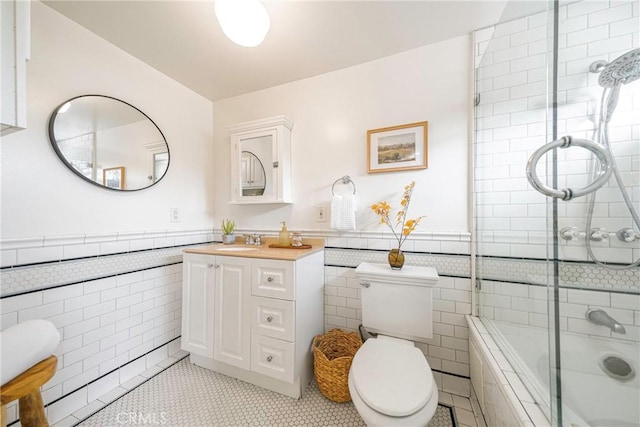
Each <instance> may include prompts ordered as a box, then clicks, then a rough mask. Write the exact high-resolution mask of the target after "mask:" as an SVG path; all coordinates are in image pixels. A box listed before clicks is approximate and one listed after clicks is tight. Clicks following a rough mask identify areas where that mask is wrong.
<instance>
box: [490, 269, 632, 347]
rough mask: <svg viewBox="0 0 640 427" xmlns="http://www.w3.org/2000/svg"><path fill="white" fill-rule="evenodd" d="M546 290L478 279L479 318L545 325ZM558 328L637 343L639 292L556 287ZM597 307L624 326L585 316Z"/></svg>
mask: <svg viewBox="0 0 640 427" xmlns="http://www.w3.org/2000/svg"><path fill="white" fill-rule="evenodd" d="M548 292H549V289H548V288H547V287H546V286H534V285H525V284H518V283H509V282H496V281H491V280H483V281H482V292H480V293H479V294H478V298H479V307H478V310H479V314H480V316H481V317H482V318H486V319H489V320H496V321H501V322H508V323H514V324H518V325H529V326H530V327H533V328H542V329H548V328H549V324H548V319H549V318H548V315H547V313H548V299H549V296H548ZM559 302H560V313H559V316H558V321H559V324H560V330H561V331H566V332H569V333H572V334H578V335H587V336H590V337H598V338H609V339H611V340H613V341H617V342H619V341H627V342H634V343H640V325H639V324H638V319H640V295H630V294H621V293H610V292H602V291H594V290H588V289H560V294H559ZM591 308H601V309H603V310H605V311H606V312H607V313H608V314H609V315H610V316H611V317H613V318H614V319H616V320H617V321H618V322H619V323H620V324H622V325H623V326H624V328H625V329H626V333H625V334H624V335H623V334H617V333H613V332H611V330H610V329H609V328H606V327H604V326H598V325H594V324H593V323H590V322H589V321H588V320H587V319H586V313H587V310H589V309H591Z"/></svg>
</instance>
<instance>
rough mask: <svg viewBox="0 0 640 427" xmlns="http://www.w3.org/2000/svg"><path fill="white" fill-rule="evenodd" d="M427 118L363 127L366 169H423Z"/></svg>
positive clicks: (387, 170)
mask: <svg viewBox="0 0 640 427" xmlns="http://www.w3.org/2000/svg"><path fill="white" fill-rule="evenodd" d="M428 130H429V122H426V121H424V122H416V123H409V124H406V125H399V126H391V127H386V128H380V129H372V130H368V131H367V172H368V173H380V172H394V171H403V170H414V169H426V168H427V165H428V152H427V148H428Z"/></svg>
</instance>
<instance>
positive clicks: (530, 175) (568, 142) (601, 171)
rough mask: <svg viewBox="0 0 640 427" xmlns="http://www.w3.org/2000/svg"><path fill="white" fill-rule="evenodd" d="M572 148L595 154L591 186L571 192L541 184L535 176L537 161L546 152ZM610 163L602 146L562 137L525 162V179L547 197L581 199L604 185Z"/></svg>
mask: <svg viewBox="0 0 640 427" xmlns="http://www.w3.org/2000/svg"><path fill="white" fill-rule="evenodd" d="M572 146H576V147H582V148H586V149H587V150H589V151H591V152H592V153H593V154H595V156H596V157H597V158H598V160H599V164H598V169H597V171H596V172H597V178H596V179H595V180H594V181H593V182H592V183H591V184H589V185H587V186H586V187H584V188H579V189H577V190H573V189H571V188H563V189H560V190H558V189H555V188H551V187H548V186H546V185H545V184H543V183H542V181H540V178H538V175H537V174H536V166H537V165H538V161H539V160H540V159H541V158H542V156H543V155H544V154H545V153H546V152H547V151H550V150H553V149H554V148H569V147H572ZM611 163H612V162H611V155H610V154H609V152H608V151H607V150H606V149H605V148H604V147H603V146H602V145H600V144H596V143H595V142H593V141H589V140H588V139H578V138H571V137H570V136H563V137H562V138H560V139H558V140H556V141H553V142H550V143H548V144H545V145H543V146H542V147H540V148H538V149H537V150H536V151H535V152H534V153H533V154H532V155H531V157H530V158H529V161H528V162H527V179H528V180H529V182H530V183H531V185H532V186H533V188H535V189H536V190H537V191H539V192H540V193H542V194H544V195H545V196H547V197H553V198H557V199H562V200H571V199H573V198H576V197H581V196H584V195H586V194H589V193H591V192H593V191H596V190H597V189H599V188H600V187H602V186H603V185H604V184H606V183H607V181H608V180H609V177H610V176H611V172H612V169H611Z"/></svg>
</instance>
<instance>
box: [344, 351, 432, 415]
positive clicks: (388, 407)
mask: <svg viewBox="0 0 640 427" xmlns="http://www.w3.org/2000/svg"><path fill="white" fill-rule="evenodd" d="M407 344H408V345H407ZM351 374H352V376H353V377H352V380H353V385H354V386H355V388H356V390H357V391H358V394H359V395H360V397H361V398H362V400H364V402H365V403H366V404H367V405H369V407H371V408H372V409H374V410H376V411H378V412H381V413H383V414H386V415H389V416H394V417H404V416H407V415H411V414H413V413H415V412H417V411H418V410H420V409H421V408H422V407H423V406H424V405H426V403H427V402H428V401H429V399H431V396H432V395H433V390H434V387H435V385H434V381H433V375H432V373H431V368H430V367H429V364H428V363H427V360H426V359H425V357H424V355H423V354H422V352H421V351H420V350H419V349H418V348H416V347H415V346H413V344H412V343H410V342H407V343H406V344H398V343H395V342H389V341H384V340H380V339H368V340H367V341H365V343H364V344H363V345H362V347H360V349H359V350H358V352H357V353H356V355H355V357H354V358H353V363H352V364H351Z"/></svg>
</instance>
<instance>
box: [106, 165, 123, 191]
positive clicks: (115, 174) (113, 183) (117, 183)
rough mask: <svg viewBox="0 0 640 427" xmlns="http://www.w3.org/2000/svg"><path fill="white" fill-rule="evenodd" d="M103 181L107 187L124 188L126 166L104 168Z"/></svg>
mask: <svg viewBox="0 0 640 427" xmlns="http://www.w3.org/2000/svg"><path fill="white" fill-rule="evenodd" d="M102 183H103V185H104V186H105V187H109V188H115V189H117V190H124V166H119V167H117V168H104V169H102Z"/></svg>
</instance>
